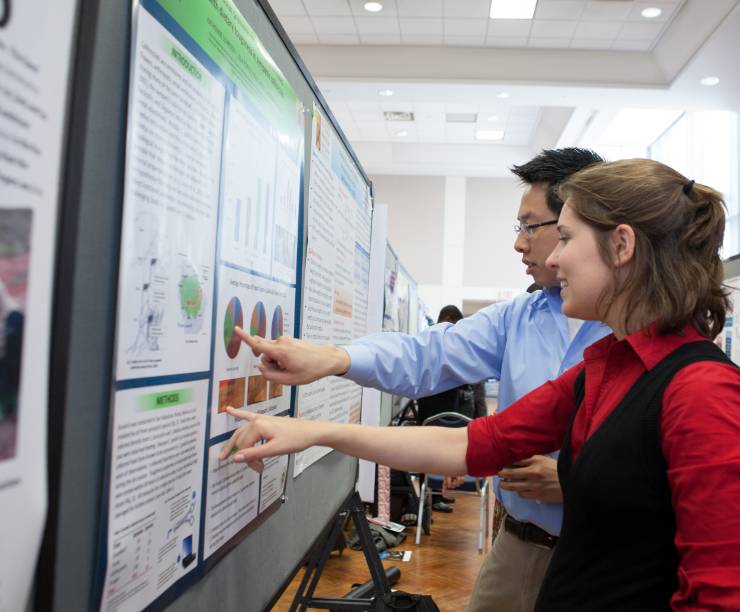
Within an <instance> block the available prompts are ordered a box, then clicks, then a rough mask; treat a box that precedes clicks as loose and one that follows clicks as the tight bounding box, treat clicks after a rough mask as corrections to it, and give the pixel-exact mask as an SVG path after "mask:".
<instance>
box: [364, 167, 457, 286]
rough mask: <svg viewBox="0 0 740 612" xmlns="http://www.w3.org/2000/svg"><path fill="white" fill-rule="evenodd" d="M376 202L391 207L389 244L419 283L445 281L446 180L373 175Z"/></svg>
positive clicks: (434, 283) (433, 177)
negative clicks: (443, 263)
mask: <svg viewBox="0 0 740 612" xmlns="http://www.w3.org/2000/svg"><path fill="white" fill-rule="evenodd" d="M370 180H371V181H372V182H373V189H374V191H375V201H376V202H378V203H380V204H386V205H387V206H388V242H390V243H391V246H392V247H393V250H394V251H396V255H398V258H399V259H400V260H401V262H403V265H404V267H405V268H406V269H407V270H408V271H409V274H411V276H413V277H414V280H415V281H416V282H417V283H421V284H433V285H436V284H440V283H441V282H442V240H443V234H444V228H443V220H444V204H445V178H444V177H443V176H388V175H384V176H371V177H370Z"/></svg>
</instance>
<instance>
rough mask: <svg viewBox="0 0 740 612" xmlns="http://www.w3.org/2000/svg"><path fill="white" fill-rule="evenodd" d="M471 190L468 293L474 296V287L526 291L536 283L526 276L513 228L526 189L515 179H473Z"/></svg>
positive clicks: (467, 236) (467, 225)
mask: <svg viewBox="0 0 740 612" xmlns="http://www.w3.org/2000/svg"><path fill="white" fill-rule="evenodd" d="M467 186H468V189H467V209H466V215H465V277H464V279H465V281H464V284H465V286H466V287H467V288H469V290H468V291H466V293H467V294H470V293H471V290H472V288H474V287H482V288H490V287H496V288H520V289H526V288H527V287H528V286H529V285H530V284H531V282H532V280H531V278H530V277H529V276H526V275H525V274H524V265H523V264H522V261H521V257H522V256H521V255H520V254H519V253H517V252H516V251H514V239H515V236H514V230H513V228H512V226H513V225H514V223H515V221H516V213H517V210H518V209H519V200H520V198H521V196H522V192H523V188H522V186H521V185H520V184H519V181H518V180H517V179H515V178H513V177H512V178H500V179H488V178H470V179H468V181H467ZM466 297H468V296H466ZM469 297H471V298H472V296H469Z"/></svg>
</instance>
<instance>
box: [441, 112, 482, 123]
mask: <svg viewBox="0 0 740 612" xmlns="http://www.w3.org/2000/svg"><path fill="white" fill-rule="evenodd" d="M445 121H446V122H447V123H475V122H476V121H478V115H477V114H476V113H446V114H445Z"/></svg>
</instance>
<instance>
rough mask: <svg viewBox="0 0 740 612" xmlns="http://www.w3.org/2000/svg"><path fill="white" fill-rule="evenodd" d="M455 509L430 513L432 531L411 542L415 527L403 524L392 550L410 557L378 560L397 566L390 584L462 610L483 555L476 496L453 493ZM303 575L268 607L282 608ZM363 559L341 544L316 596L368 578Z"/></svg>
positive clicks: (448, 608)
mask: <svg viewBox="0 0 740 612" xmlns="http://www.w3.org/2000/svg"><path fill="white" fill-rule="evenodd" d="M454 497H455V498H456V500H457V501H456V503H455V504H454V508H455V511H454V512H452V513H451V514H443V513H440V512H435V513H434V524H433V525H432V534H431V535H430V536H425V535H423V534H422V538H421V544H420V545H419V546H418V547H417V546H415V545H414V537H415V533H414V532H415V528H414V527H409V528H407V530H406V531H407V534H408V535H407V537H406V541H405V542H404V543H403V544H401V545H400V546H398V547H397V548H396V549H395V550H411V551H413V554H412V556H411V561H409V562H407V563H403V562H401V561H383V564H384V565H385V566H386V567H388V566H390V565H395V566H397V567H398V568H399V569H400V570H401V579H400V581H399V582H398V583H397V584H396V585H395V586H394V588H396V589H399V590H402V591H407V592H409V593H419V594H427V595H431V596H432V597H433V598H434V602H435V603H436V604H437V606H438V607H439V609H440V610H442V612H448V611H449V612H453V611H454V612H457V611H463V610H465V608H466V607H467V603H468V598H469V597H470V592H471V591H472V589H473V584H474V582H475V578H476V576H477V575H478V569H479V567H480V564H481V562H482V561H483V555H482V554H480V553H478V520H479V514H478V513H479V508H480V502H479V498H478V496H477V495H476V494H474V493H462V492H457V491H456V492H455V493H454ZM302 576H303V570H301V571H300V572H299V573H298V575H297V576H296V578H295V579H294V580H293V582H292V583H291V585H290V586H289V587H288V589H287V590H286V592H285V593H284V594H283V596H282V597H281V598H280V600H279V601H278V603H277V604H276V605H275V607H273V608H272V609H273V610H275V611H278V612H279V611H287V610H288V609H289V608H290V604H291V602H292V600H293V595H294V594H295V591H296V589H297V588H298V585H299V583H300V579H301V577H302ZM369 577H370V576H369V573H368V570H367V565H366V564H365V559H364V557H363V555H362V552H360V551H354V550H350V549H349V548H347V549H345V551H344V553H343V555H342V556H341V557H339V556H336V557H332V558H331V559H330V560H329V561H328V562H327V565H326V568H325V570H324V573H323V575H322V577H321V581H320V582H319V586H318V588H317V589H316V595H317V596H322V597H324V596H325V597H338V596H342V595H344V594H346V593H347V592H348V591H349V590H351V588H352V585H353V584H357V583H362V582H365V581H367V580H369Z"/></svg>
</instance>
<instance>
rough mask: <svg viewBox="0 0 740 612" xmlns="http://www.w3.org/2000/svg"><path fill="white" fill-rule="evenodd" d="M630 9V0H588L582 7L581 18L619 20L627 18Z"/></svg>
mask: <svg viewBox="0 0 740 612" xmlns="http://www.w3.org/2000/svg"><path fill="white" fill-rule="evenodd" d="M630 10H632V2H624V1H619V0H612V1H605V0H599V1H598V2H597V1H595V0H589V2H587V3H586V7H585V8H584V9H583V15H581V18H582V19H595V20H606V21H620V20H624V19H627V15H629V13H630Z"/></svg>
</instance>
